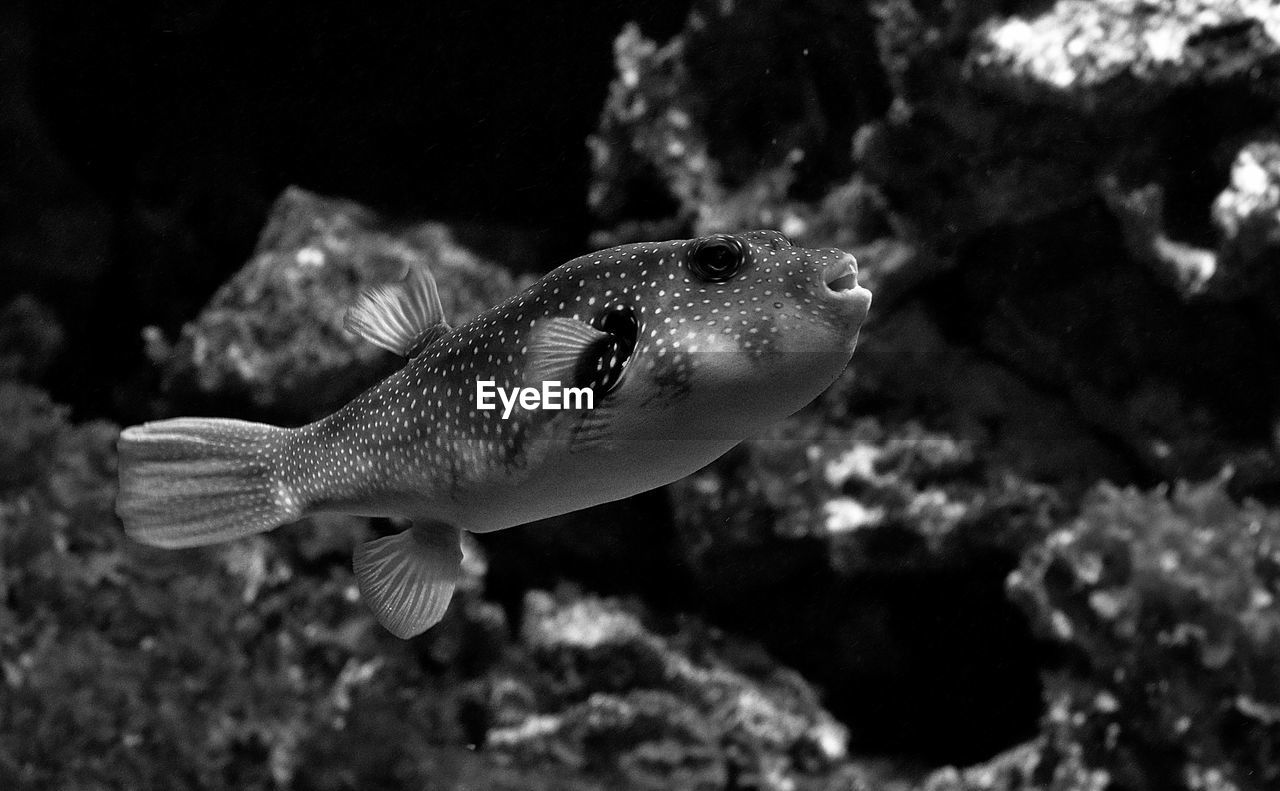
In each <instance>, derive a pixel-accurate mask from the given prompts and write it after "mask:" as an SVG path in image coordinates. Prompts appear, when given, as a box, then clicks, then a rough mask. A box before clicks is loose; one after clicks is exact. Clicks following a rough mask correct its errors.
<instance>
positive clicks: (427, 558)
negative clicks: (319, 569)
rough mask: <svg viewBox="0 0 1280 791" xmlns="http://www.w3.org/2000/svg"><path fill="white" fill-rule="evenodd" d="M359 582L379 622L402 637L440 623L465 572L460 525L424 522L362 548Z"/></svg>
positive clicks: (357, 567) (357, 563) (358, 550)
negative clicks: (463, 571)
mask: <svg viewBox="0 0 1280 791" xmlns="http://www.w3.org/2000/svg"><path fill="white" fill-rule="evenodd" d="M354 566H355V572H356V583H357V584H358V585H359V586H360V595H361V596H363V597H364V600H365V602H366V603H367V604H368V605H369V609H371V610H373V614H374V615H375V616H377V618H378V622H379V623H381V624H382V625H383V626H385V627H386V628H387V630H388V631H390V632H391V633H392V634H394V635H395V636H396V637H399V638H401V639H405V640H407V639H409V638H410V637H413V636H415V635H419V634H422V633H423V632H425V631H427V630H428V629H430V628H431V627H432V626H435V625H436V624H437V623H439V622H440V619H441V618H443V617H444V613H445V610H447V609H448V608H449V600H450V599H451V598H453V589H454V588H455V587H456V586H457V584H458V580H459V579H460V578H461V576H462V543H461V534H460V533H459V531H458V529H457V528H455V527H452V526H450V525H446V524H443V523H440V522H419V523H415V524H414V526H413V527H411V528H409V529H408V530H405V531H404V532H402V533H397V534H396V535H394V536H386V537H385V538H378V539H375V540H373V541H366V542H365V543H363V544H361V545H360V546H358V547H356V552H355V562H354Z"/></svg>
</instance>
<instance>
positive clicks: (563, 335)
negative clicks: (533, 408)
mask: <svg viewBox="0 0 1280 791" xmlns="http://www.w3.org/2000/svg"><path fill="white" fill-rule="evenodd" d="M608 337H609V334H608V333H606V332H601V331H600V330H597V329H596V328H594V327H592V326H591V325H589V324H586V323H584V322H581V321H575V320H574V319H561V318H555V319H548V320H547V321H543V322H539V323H538V324H537V326H536V327H535V328H534V331H533V338H532V340H531V341H530V342H529V352H528V356H527V357H526V358H525V366H524V383H525V385H526V386H528V387H538V386H539V385H541V384H542V383H543V382H560V383H562V384H566V385H577V381H576V379H577V372H578V366H579V364H580V363H581V362H582V361H583V359H585V358H586V357H587V356H589V355H590V354H592V351H593V349H594V347H595V346H596V344H598V343H599V342H600V341H602V340H605V339H607V338H608Z"/></svg>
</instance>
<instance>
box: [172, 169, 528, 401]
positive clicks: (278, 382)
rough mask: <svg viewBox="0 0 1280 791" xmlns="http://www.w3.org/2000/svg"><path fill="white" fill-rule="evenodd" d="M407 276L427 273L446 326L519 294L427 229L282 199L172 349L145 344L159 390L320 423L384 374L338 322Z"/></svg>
mask: <svg viewBox="0 0 1280 791" xmlns="http://www.w3.org/2000/svg"><path fill="white" fill-rule="evenodd" d="M410 266H428V267H430V268H431V271H432V273H433V274H434V275H435V277H436V279H437V281H438V282H439V284H440V289H441V294H442V296H443V298H444V300H445V306H444V307H445V314H446V316H448V318H449V320H450V322H451V323H453V324H455V325H456V324H460V323H462V322H464V321H467V320H469V319H470V318H471V317H473V316H475V315H476V314H477V313H479V312H480V311H482V310H485V309H487V308H489V307H490V306H492V305H495V304H497V303H498V302H500V301H501V300H502V299H504V298H506V297H508V296H510V295H511V294H513V293H515V292H516V291H517V290H519V287H520V283H519V281H517V280H516V279H515V278H514V277H512V275H511V274H509V273H508V272H507V270H505V269H501V268H499V267H497V266H494V265H493V264H490V263H488V262H486V261H483V260H481V259H480V258H478V257H476V256H475V255H474V254H473V253H471V252H469V251H468V250H466V249H465V248H463V247H461V246H459V245H458V244H457V243H456V242H455V241H454V240H453V237H452V236H451V234H450V232H449V230H448V229H447V228H446V227H444V226H442V225H440V224H438V223H423V224H421V225H418V226H415V227H411V228H407V229H403V228H398V229H396V230H395V231H394V232H393V231H391V230H389V229H388V228H386V227H385V226H384V225H383V224H382V223H381V221H380V220H379V218H378V217H377V216H376V215H374V214H373V213H372V212H371V211H369V210H368V209H366V208H364V207H362V206H359V205H357V204H355V203H353V202H350V201H344V200H336V199H329V198H323V197H320V196H318V195H313V194H311V193H307V192H305V191H303V190H300V189H296V188H294V189H290V190H288V191H286V192H285V193H284V194H283V195H282V196H281V197H280V198H279V200H277V201H276V205H275V207H274V208H273V209H272V212H271V217H270V219H269V221H268V224H267V226H266V228H265V229H264V230H263V232H262V236H261V237H260V238H259V240H258V247H257V250H256V251H255V253H254V256H253V258H252V259H251V260H250V261H249V263H248V264H247V265H246V266H245V267H244V268H243V269H242V270H241V271H240V272H239V273H238V274H237V275H236V276H235V277H234V278H232V279H231V280H230V281H229V282H228V283H227V284H226V285H224V286H223V287H222V288H221V289H220V290H219V291H218V293H217V294H215V295H214V297H213V299H212V300H211V301H210V302H209V304H208V305H207V306H206V307H205V309H204V311H203V312H202V313H201V315H200V316H199V317H198V318H197V319H196V320H195V321H193V322H191V323H190V324H188V325H187V326H186V327H184V328H183V330H182V335H181V337H180V338H179V340H178V341H177V343H176V345H175V347H174V348H173V349H172V350H171V351H170V350H168V349H166V348H163V344H159V343H155V341H153V343H154V344H155V345H156V348H157V355H156V356H158V357H161V358H162V359H164V366H165V383H166V386H167V387H168V388H169V390H170V393H171V395H172V396H173V398H174V399H175V400H177V401H179V402H182V401H184V400H188V399H192V398H193V397H197V398H198V397H199V396H200V395H201V394H203V395H204V396H206V397H208V396H210V395H213V394H216V396H217V398H218V399H219V400H220V401H223V402H225V401H226V399H232V400H237V399H238V400H241V401H243V402H245V403H246V404H247V405H248V406H249V407H251V408H252V409H254V410H257V411H258V412H260V413H264V414H267V415H273V416H277V417H279V418H285V419H292V420H302V419H314V418H316V417H318V416H320V415H324V414H327V413H328V412H331V411H333V409H335V408H336V407H338V406H341V405H342V404H343V403H344V402H345V401H346V400H347V399H349V398H351V397H352V396H354V395H355V394H356V393H358V392H360V390H361V389H363V388H364V387H367V386H368V385H369V384H371V383H372V382H373V381H374V380H376V379H377V378H378V376H379V375H385V374H386V373H389V372H390V370H392V369H391V368H390V367H389V366H392V365H394V362H393V361H392V360H391V359H390V358H389V356H388V354H387V353H386V352H384V351H382V350H381V349H378V348H377V347H375V346H373V345H372V344H369V343H367V342H365V341H363V340H361V339H360V338H358V337H356V336H354V335H352V334H351V333H348V332H347V331H346V330H345V329H343V326H342V321H343V316H344V315H345V314H346V310H347V308H348V307H350V306H351V305H352V304H354V303H355V300H356V298H357V297H358V296H359V294H360V293H361V292H362V291H363V290H365V289H367V288H370V287H372V286H374V285H379V284H382V283H387V282H391V281H394V280H397V279H399V278H401V277H403V276H404V273H405V272H406V271H408V267H410ZM153 338H154V336H153Z"/></svg>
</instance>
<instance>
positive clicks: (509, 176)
mask: <svg viewBox="0 0 1280 791" xmlns="http://www.w3.org/2000/svg"><path fill="white" fill-rule="evenodd" d="M687 10H688V4H687V3H686V2H678V1H677V2H671V1H670V0H659V1H658V2H590V3H579V2H569V1H568V0H550V1H548V2H537V3H523V2H496V1H495V0H481V1H480V2H468V3H435V2H384V3H378V4H376V6H368V5H367V4H361V3H349V2H347V3H339V2H315V3H313V2H271V3H256V2H209V3H162V2H139V3H127V4H122V5H119V6H117V5H114V4H112V5H98V4H91V5H85V4H81V3H72V2H61V0H53V1H52V2H43V1H42V0H41V1H37V2H23V3H19V4H18V5H17V6H16V7H11V8H10V9H9V10H8V11H7V12H3V17H0V18H2V19H4V21H5V22H7V25H6V27H7V28H8V29H9V30H10V33H9V34H8V36H7V40H6V44H7V50H8V51H7V52H6V54H5V56H4V59H5V60H8V61H9V63H10V65H9V69H10V73H11V74H12V75H14V76H18V77H21V76H25V80H24V81H15V82H16V84H14V83H11V84H10V86H9V91H10V92H9V95H8V97H7V99H6V103H8V102H13V104H12V105H11V107H12V108H13V109H14V110H17V112H16V113H15V115H18V116H19V118H18V119H17V124H18V125H19V130H18V131H19V133H18V134H17V135H15V136H16V137H17V141H16V142H17V143H18V147H16V148H15V150H14V151H13V155H14V156H15V157H16V161H15V162H14V163H13V164H14V172H15V173H16V174H17V178H16V181H17V182H18V183H16V184H14V183H10V184H8V185H4V184H3V183H2V182H3V180H5V176H4V175H3V174H0V187H3V189H2V190H0V207H2V208H3V209H4V210H5V213H7V214H10V219H9V221H8V222H0V290H3V291H5V292H6V293H18V292H22V291H28V292H32V293H34V294H35V295H36V296H38V297H39V298H40V299H41V300H43V301H45V302H46V303H47V304H50V305H52V306H53V307H54V308H55V309H56V310H57V312H58V313H59V317H60V318H61V319H62V320H63V321H64V322H65V323H66V327H67V330H68V336H69V337H68V344H67V350H66V354H65V355H64V356H62V357H61V358H60V360H59V362H58V364H57V366H56V368H55V370H54V371H53V372H52V374H51V376H50V385H51V386H52V389H53V392H54V394H55V396H56V397H57V398H58V399H59V400H62V401H64V402H67V403H70V404H72V405H73V406H75V408H76V410H77V415H80V416H96V415H103V414H112V413H113V408H114V405H113V404H112V400H113V398H112V397H110V396H109V394H108V393H106V392H105V391H106V389H107V388H108V386H109V383H110V382H111V381H112V380H115V379H119V378H121V376H122V370H121V369H122V368H123V369H131V370H132V369H137V368H138V366H140V365H142V358H141V356H140V348H141V344H140V340H139V332H140V330H141V328H142V327H143V326H146V325H148V324H155V325H157V326H159V327H161V328H162V329H163V330H166V331H168V332H170V333H172V332H173V331H174V330H176V329H177V328H178V327H179V326H180V325H181V323H182V322H183V321H185V320H188V319H190V318H191V316H192V314H193V312H194V311H195V310H197V309H198V308H199V307H200V306H201V305H202V304H203V303H204V301H205V299H206V298H207V297H208V296H209V294H210V293H211V292H212V291H213V289H215V288H216V287H217V286H218V285H219V284H220V283H222V282H223V281H224V280H226V278H227V277H228V276H229V275H230V274H231V273H233V272H234V271H236V269H238V268H239V267H240V266H241V265H242V264H243V263H244V261H245V260H246V258H247V257H248V255H249V253H250V251H251V250H252V248H253V244H254V240H255V239H256V237H257V234H258V233H259V231H260V230H261V227H262V224H263V222H264V220H265V217H266V212H267V210H268V208H269V207H270V203H271V201H272V200H274V198H275V197H276V196H277V195H278V194H279V193H280V192H281V191H282V190H283V189H284V188H285V187H286V186H288V185H299V186H302V187H304V188H306V189H310V190H313V191H317V192H320V193H323V194H333V195H342V196H346V197H350V198H354V199H356V200H358V201H360V202H362V203H365V204H367V205H369V206H372V207H374V208H376V209H378V210H380V211H381V212H383V213H384V214H386V215H389V216H391V217H395V216H402V217H406V218H414V217H433V218H438V219H443V220H448V221H451V222H453V223H455V224H457V225H459V226H460V227H463V228H465V227H467V226H468V225H469V224H473V225H476V226H483V229H484V230H482V231H479V232H477V233H476V234H475V237H476V238H475V239H474V240H473V241H474V243H475V244H477V246H479V247H481V248H482V249H483V248H484V247H486V245H487V246H489V247H490V249H493V245H495V244H497V245H498V246H499V247H501V246H502V245H503V244H504V243H503V242H502V241H498V240H495V239H493V238H489V239H487V240H486V238H485V237H494V236H502V231H503V229H505V230H506V232H507V233H510V234H515V235H516V236H517V238H519V239H520V240H521V244H519V245H518V247H519V248H520V249H521V250H522V251H524V252H523V254H522V255H520V256H519V258H520V259H521V260H516V261H512V262H509V263H512V264H515V265H516V266H517V267H520V266H523V267H525V268H529V269H544V270H545V269H549V268H551V266H554V265H555V262H557V261H559V260H563V259H565V258H567V257H569V256H570V255H573V254H576V253H578V252H581V250H582V248H583V245H584V244H585V238H586V234H587V231H588V229H589V218H588V216H587V209H586V200H585V193H586V184H587V177H588V159H587V151H586V147H585V138H586V136H587V135H588V133H590V132H591V131H592V130H593V129H594V128H595V125H596V123H597V122H598V119H599V115H600V111H601V107H602V105H603V101H604V96H605V90H606V87H607V86H608V83H609V80H610V79H611V78H612V76H613V61H612V53H611V45H612V42H613V39H614V37H615V36H616V35H617V33H618V31H619V30H620V29H621V27H622V25H623V24H624V23H625V22H626V21H628V20H634V21H637V22H639V24H640V25H641V26H642V29H643V30H644V32H645V33H646V34H647V35H650V36H655V37H658V38H660V39H663V38H667V37H669V36H671V35H673V34H674V33H675V32H676V31H678V30H679V28H680V25H681V24H682V22H683V20H684V16H685V14H686V12H687ZM23 72H25V75H23ZM23 103H26V104H28V105H29V107H28V108H24V107H21V105H22V104H23ZM24 148H26V150H23V149H24ZM32 148H34V149H37V150H35V151H32V150H31V149H32ZM42 168H43V169H46V170H48V171H52V173H51V174H50V173H45V172H42V170H41V169H42ZM9 178H10V179H14V174H13V173H11V175H10V177H9ZM24 182H25V183H24ZM55 183H58V184H62V185H65V186H64V187H63V188H62V189H55V187H54V186H53V185H54V184H55ZM24 188H30V189H24ZM42 203H44V204H45V205H41V204H42ZM59 203H61V204H63V205H64V206H71V207H74V208H78V209H80V210H81V212H82V213H83V214H84V215H88V219H89V220H90V221H89V222H88V223H87V225H88V226H89V228H90V230H87V231H86V230H84V229H83V228H74V227H65V226H64V227H62V228H58V229H56V230H54V229H51V230H50V235H57V236H59V237H61V238H59V239H56V240H55V239H46V240H43V241H45V242H47V243H46V244H43V245H42V244H40V243H39V241H37V242H33V241H32V240H31V238H30V236H31V234H32V231H31V225H32V224H36V223H38V217H39V216H40V215H41V213H42V212H44V213H48V212H50V211H56V210H57V209H58V208H60V207H59V206H58V205H57V204H59ZM49 204H54V205H49ZM23 219H25V220H27V222H25V223H24V222H22V220H23ZM6 232H7V233H6ZM67 237H70V238H67ZM506 246H507V247H508V248H509V247H510V245H506Z"/></svg>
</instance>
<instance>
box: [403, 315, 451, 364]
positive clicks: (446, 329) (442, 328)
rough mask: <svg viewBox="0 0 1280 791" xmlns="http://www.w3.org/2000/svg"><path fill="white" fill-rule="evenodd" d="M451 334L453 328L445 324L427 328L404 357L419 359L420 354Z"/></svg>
mask: <svg viewBox="0 0 1280 791" xmlns="http://www.w3.org/2000/svg"><path fill="white" fill-rule="evenodd" d="M450 332H453V328H452V327H450V326H449V325H448V324H445V323H444V322H441V323H439V324H435V325H432V326H430V327H427V328H426V329H425V330H423V331H422V332H420V333H419V334H418V337H417V338H416V339H415V340H414V342H413V345H412V346H410V347H409V350H408V351H407V352H405V355H404V356H405V357H417V356H418V355H419V354H422V350H423V349H425V348H427V347H428V346H430V345H431V344H433V343H435V342H436V341H438V340H440V339H441V338H443V337H444V336H446V335H448V334H449V333H450Z"/></svg>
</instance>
